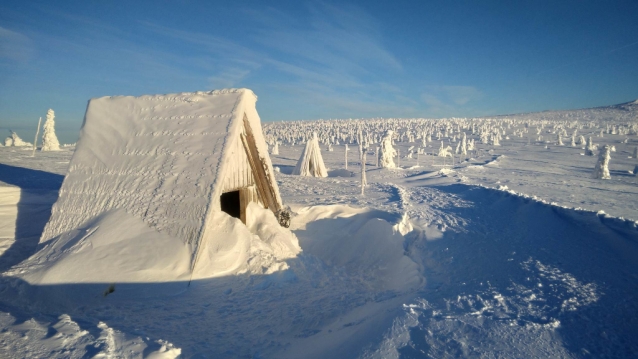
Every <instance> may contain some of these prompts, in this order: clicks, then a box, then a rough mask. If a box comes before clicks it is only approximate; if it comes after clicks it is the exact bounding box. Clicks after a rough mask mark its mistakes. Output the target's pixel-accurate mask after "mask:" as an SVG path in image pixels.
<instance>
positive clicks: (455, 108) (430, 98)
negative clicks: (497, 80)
mask: <svg viewBox="0 0 638 359" xmlns="http://www.w3.org/2000/svg"><path fill="white" fill-rule="evenodd" d="M482 97H483V93H482V92H481V91H480V90H478V89H477V88H475V87H473V86H427V87H426V88H425V91H424V92H423V93H421V100H422V101H423V102H424V103H425V104H426V105H427V109H428V110H429V112H431V113H432V114H434V115H446V116H447V115H451V114H459V113H463V112H466V110H467V107H468V105H470V104H471V103H472V102H473V101H476V100H479V99H480V98H482Z"/></svg>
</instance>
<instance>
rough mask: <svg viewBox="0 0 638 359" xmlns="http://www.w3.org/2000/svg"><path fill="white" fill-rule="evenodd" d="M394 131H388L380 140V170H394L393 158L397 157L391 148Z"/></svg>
mask: <svg viewBox="0 0 638 359" xmlns="http://www.w3.org/2000/svg"><path fill="white" fill-rule="evenodd" d="M393 134H394V131H392V130H388V131H387V132H386V134H385V136H384V137H383V140H381V153H380V155H379V157H380V158H379V166H380V167H381V168H396V165H395V164H394V159H393V158H394V156H396V155H397V153H396V151H395V150H394V147H392V135H393Z"/></svg>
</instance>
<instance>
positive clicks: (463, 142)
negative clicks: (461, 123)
mask: <svg viewBox="0 0 638 359" xmlns="http://www.w3.org/2000/svg"><path fill="white" fill-rule="evenodd" d="M461 154H462V155H463V156H466V155H467V138H466V136H465V132H463V137H462V138H461Z"/></svg>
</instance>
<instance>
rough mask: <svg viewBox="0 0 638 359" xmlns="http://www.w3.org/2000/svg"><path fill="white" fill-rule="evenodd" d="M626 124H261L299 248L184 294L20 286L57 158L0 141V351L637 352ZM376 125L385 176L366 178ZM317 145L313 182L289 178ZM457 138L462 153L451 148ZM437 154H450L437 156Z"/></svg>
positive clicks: (636, 235)
mask: <svg viewBox="0 0 638 359" xmlns="http://www.w3.org/2000/svg"><path fill="white" fill-rule="evenodd" d="M359 125H361V127H362V131H363V134H364V136H366V138H365V143H366V144H368V150H367V161H366V164H367V172H366V175H367V181H368V186H367V187H366V188H365V194H364V195H361V189H360V168H361V163H360V160H359V154H358V145H357V144H356V143H355V131H356V130H357V129H358V127H359ZM637 126H638V103H630V104H625V105H619V106H612V107H607V108H598V109H588V110H577V111H562V112H544V113H536V114H527V115H516V116H502V117H497V118H494V119H489V120H487V119H474V120H469V119H463V120H459V119H448V120H375V119H371V120H366V121H364V122H357V121H314V122H294V123H290V122H287V123H270V124H264V133H265V136H266V140H267V141H269V142H270V144H271V145H274V143H275V141H277V142H279V145H278V150H279V154H277V155H271V160H272V162H273V166H275V167H276V168H277V169H278V170H279V172H278V173H277V182H278V185H279V189H280V191H281V195H282V198H283V201H284V203H285V204H286V205H288V206H290V208H291V210H292V212H293V218H292V223H291V227H290V229H291V230H292V233H293V234H294V235H295V236H296V238H297V239H298V242H299V245H300V247H301V250H302V251H301V252H300V253H299V254H298V255H296V256H295V257H293V258H289V259H287V260H286V261H285V262H286V263H285V264H286V265H285V266H279V267H273V266H270V267H268V268H266V265H265V264H263V263H270V262H268V261H267V259H268V258H266V256H267V255H269V254H268V253H266V251H265V250H263V249H260V248H261V247H260V244H259V243H252V244H251V247H250V250H251V253H253V252H254V253H256V254H254V255H252V256H251V257H250V259H249V261H251V263H252V262H253V261H254V262H256V263H257V264H258V265H251V263H248V267H247V268H249V269H247V270H246V271H244V272H237V273H233V274H232V275H223V276H216V277H212V278H201V279H196V280H194V281H193V282H192V283H190V285H189V284H188V280H186V279H175V280H171V281H168V282H167V281H152V282H150V281H149V282H135V281H133V282H131V281H116V282H112V283H111V282H109V281H106V282H101V281H96V282H88V283H87V282H65V283H52V284H42V283H40V282H37V281H34V280H30V279H29V278H32V277H29V275H31V274H32V271H33V268H38V265H40V264H42V263H44V262H46V256H44V255H43V254H42V253H40V254H35V255H34V253H35V251H36V250H37V249H38V248H37V245H38V240H39V237H40V234H41V233H42V231H43V228H44V225H45V224H46V221H47V220H48V218H49V215H50V212H51V206H52V205H53V203H54V202H55V200H56V198H57V193H58V190H59V188H60V186H61V184H62V181H63V178H64V174H65V173H66V170H67V167H68V164H69V161H70V159H71V156H72V155H73V149H72V148H63V149H62V150H61V151H59V152H37V153H36V156H35V157H30V156H31V150H30V149H29V148H19V147H1V148H0V193H1V195H0V241H1V242H0V252H1V253H2V254H1V255H0V269H1V270H2V271H4V274H3V276H2V278H0V328H2V330H1V331H0V357H2V358H44V357H46V358H93V357H95V358H126V357H132V358H141V357H144V358H175V357H178V356H181V357H183V358H356V357H362V358H457V357H470V358H531V357H541V358H558V357H562V358H584V357H591V358H602V357H605V358H629V357H636V356H638V342H636V341H635V338H636V337H637V336H638V315H637V314H636V313H638V242H637V241H638V230H637V224H638V223H637V222H636V220H638V201H637V199H638V178H637V177H636V176H635V175H634V174H633V173H632V172H633V171H634V167H635V166H636V165H638V160H637V159H636V158H635V153H634V151H635V148H636V146H638V136H637V135H636V130H638V127H637ZM387 129H393V130H395V134H396V139H395V148H397V149H398V150H399V153H400V155H399V158H398V159H397V158H395V162H399V163H398V168H396V169H380V168H378V167H377V166H376V160H375V156H374V153H375V149H376V147H377V146H378V143H379V141H380V139H381V137H382V136H383V134H384V133H385V131H386V130H387ZM313 131H314V132H317V133H318V137H319V140H320V143H321V150H322V155H323V159H324V161H325V164H326V167H327V169H328V173H329V176H328V177H327V178H314V177H300V176H295V175H291V174H290V173H292V170H293V168H294V166H295V164H296V163H297V160H298V158H299V156H300V155H301V152H302V150H303V148H304V146H305V141H304V139H306V138H310V137H309V136H310V135H311V134H312V132H313ZM463 133H465V134H466V136H467V140H468V141H474V147H475V148H474V149H473V150H468V151H467V154H465V155H463V154H462V153H458V154H456V153H455V152H456V147H457V146H459V145H460V141H461V136H462V134H463ZM574 133H576V134H575V136H574ZM601 133H602V137H601ZM559 135H561V139H562V142H563V145H558V144H557V142H558V137H559ZM572 136H573V137H574V141H575V142H576V144H575V146H572V145H571V141H572ZM580 136H583V137H584V138H589V137H591V138H592V140H593V143H594V144H596V145H598V147H599V148H601V147H602V146H604V145H610V146H614V147H615V151H614V152H611V161H610V163H609V172H610V175H611V179H607V180H602V179H594V178H592V174H593V172H594V167H595V165H596V162H597V157H598V150H596V151H595V153H594V155H593V156H589V155H587V154H586V148H585V147H586V146H585V144H581V143H580ZM424 139H425V140H426V144H425V147H424V146H423V140H424ZM495 140H496V143H495ZM346 143H347V144H348V145H349V149H350V151H349V152H348V153H347V159H348V165H347V169H346V163H345V160H346V152H345V146H344V144H346ZM442 143H443V145H444V147H447V146H450V147H451V153H452V156H450V157H440V156H437V154H438V153H439V149H440V147H441V144H442ZM329 146H330V147H331V148H332V151H329V150H328V147H329ZM459 152H460V150H459ZM452 163H453V164H452ZM118 225H120V224H118V223H117V222H114V223H113V228H115V227H118ZM94 231H97V232H96V233H98V234H99V228H96V229H94ZM255 231H263V229H255ZM122 232H124V230H123V231H122ZM92 233H93V232H91V233H87V236H90V235H91V234H92ZM122 235H123V236H124V237H125V235H126V234H125V233H123V234H122ZM257 238H262V239H263V236H260V237H257ZM112 240H113V241H117V239H112ZM257 241H258V240H257ZM95 243H97V242H95ZM107 244H109V245H110V244H112V243H111V242H108V243H107ZM117 248H119V249H120V250H122V252H121V253H120V254H121V255H122V256H124V257H126V256H128V255H129V254H128V253H126V251H125V250H124V249H122V248H126V247H117ZM147 249H148V248H144V247H140V246H138V247H134V248H133V249H130V250H135V251H145V250H147ZM80 250H81V248H75V247H70V248H63V249H62V251H63V252H65V253H66V252H69V253H72V252H74V251H80ZM263 253H266V254H263ZM32 255H33V256H32ZM139 255H140V256H142V257H144V255H145V254H144V253H142V254H139ZM31 256H32V257H31ZM260 256H261V257H260ZM29 257H31V258H29ZM148 257H150V255H149V256H147V257H144V258H148ZM99 259H100V258H96V257H92V260H93V262H87V261H84V262H81V266H80V265H78V267H77V268H76V271H77V273H78V275H80V276H81V275H82V272H83V271H86V272H91V273H93V272H95V271H98V272H99V273H104V277H107V276H108V272H109V271H112V272H119V271H121V268H120V267H119V265H120V264H119V263H120V262H119V261H118V260H117V258H113V257H109V258H107V260H106V261H100V260H99ZM157 261H158V263H160V264H161V259H157ZM79 263H80V262H79ZM252 264H254V263H252ZM262 265H263V270H262V269H261V267H259V266H262ZM88 267H92V268H88ZM258 267H259V268H258Z"/></svg>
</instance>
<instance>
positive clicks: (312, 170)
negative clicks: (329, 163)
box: [292, 132, 328, 177]
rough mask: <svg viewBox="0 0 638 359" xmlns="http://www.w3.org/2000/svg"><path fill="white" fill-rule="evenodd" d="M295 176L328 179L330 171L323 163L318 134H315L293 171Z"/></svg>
mask: <svg viewBox="0 0 638 359" xmlns="http://www.w3.org/2000/svg"><path fill="white" fill-rule="evenodd" d="M292 174H293V175H300V176H310V177H328V170H327V169H326V166H325V164H324V163H323V157H321V149H320V148H319V140H318V139H317V133H316V132H314V133H313V136H312V138H311V139H310V140H308V142H307V143H306V147H305V148H304V150H303V152H302V153H301V156H300V157H299V161H298V162H297V166H295V169H293V170H292Z"/></svg>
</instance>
